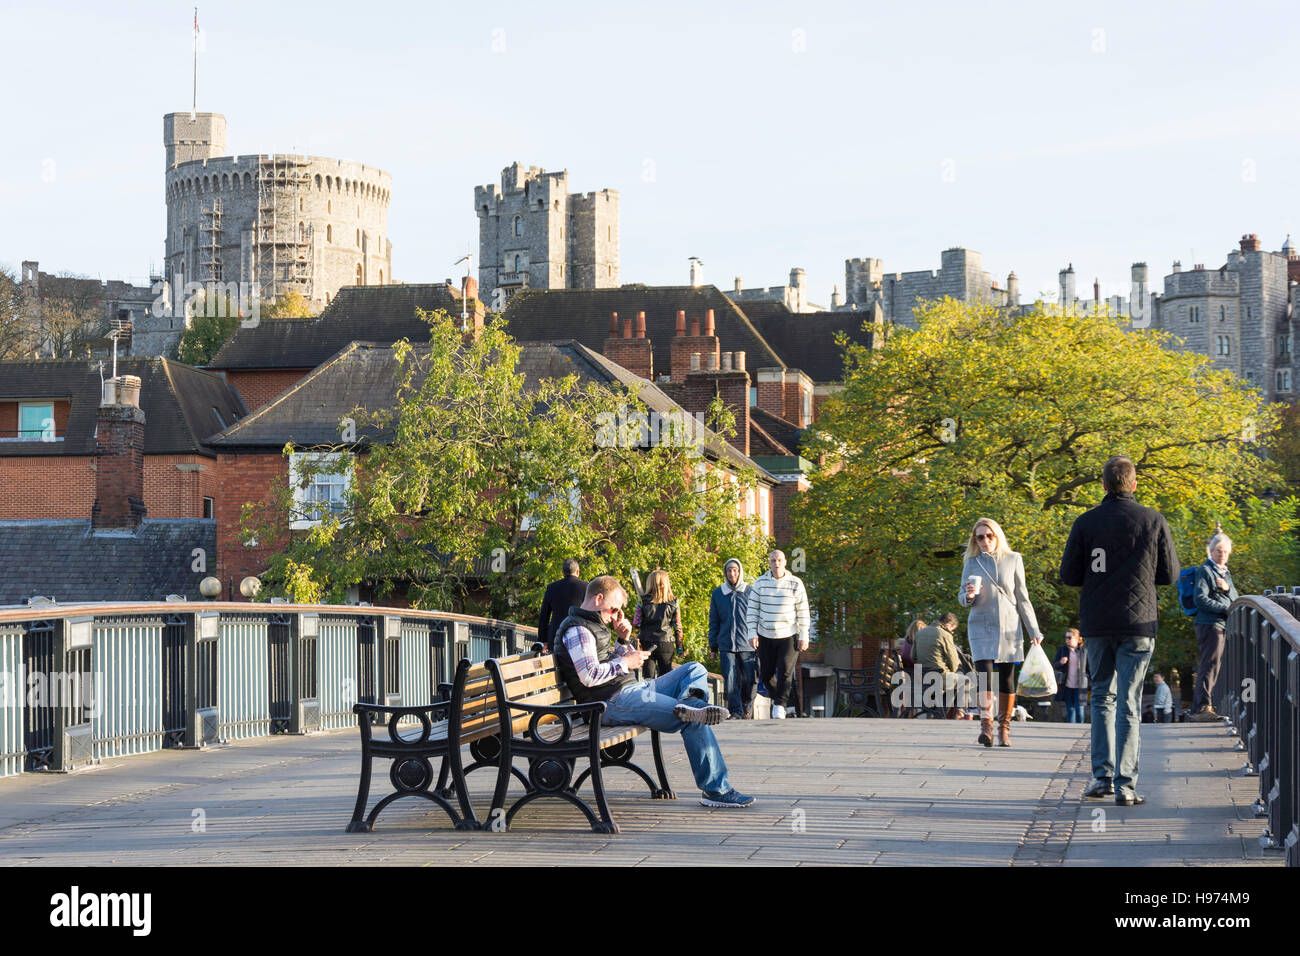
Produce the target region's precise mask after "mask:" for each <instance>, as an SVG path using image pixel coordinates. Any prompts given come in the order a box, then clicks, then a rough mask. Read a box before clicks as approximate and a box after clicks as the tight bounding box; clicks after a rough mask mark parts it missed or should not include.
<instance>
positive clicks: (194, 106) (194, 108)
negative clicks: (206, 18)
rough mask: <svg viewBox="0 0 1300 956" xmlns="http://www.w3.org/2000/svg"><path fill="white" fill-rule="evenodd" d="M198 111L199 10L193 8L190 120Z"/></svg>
mask: <svg viewBox="0 0 1300 956" xmlns="http://www.w3.org/2000/svg"><path fill="white" fill-rule="evenodd" d="M198 109H199V8H198V7H195V8H194V99H193V101H192V102H191V103H190V119H194V117H195V116H196V115H197V113H198Z"/></svg>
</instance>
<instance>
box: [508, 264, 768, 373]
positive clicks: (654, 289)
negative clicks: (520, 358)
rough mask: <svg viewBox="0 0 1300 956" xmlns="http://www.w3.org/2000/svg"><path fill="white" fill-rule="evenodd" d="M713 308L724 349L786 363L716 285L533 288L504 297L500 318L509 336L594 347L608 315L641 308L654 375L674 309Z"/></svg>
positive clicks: (692, 313) (604, 334) (666, 361)
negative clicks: (506, 298)
mask: <svg viewBox="0 0 1300 956" xmlns="http://www.w3.org/2000/svg"><path fill="white" fill-rule="evenodd" d="M708 309H712V310H713V320H714V325H715V329H716V332H717V335H718V338H719V339H720V340H721V341H722V346H723V349H724V350H725V351H728V352H736V351H744V352H745V353H746V355H745V360H746V364H747V366H748V367H749V368H751V369H758V368H772V367H784V366H785V365H786V363H785V362H784V361H783V360H782V358H781V356H780V355H779V354H777V352H775V351H774V350H773V349H772V347H771V345H770V344H769V343H768V342H767V340H766V339H765V338H764V337H763V336H762V335H761V334H760V333H759V331H758V329H757V328H755V326H754V324H753V323H752V322H751V321H750V320H749V317H748V315H747V314H746V312H745V311H743V310H742V309H741V307H740V306H738V305H736V303H734V302H732V301H731V299H729V298H727V297H726V296H725V295H723V294H722V292H720V291H719V290H718V288H717V287H716V286H711V285H706V286H700V287H698V288H695V287H692V286H644V285H626V286H622V287H620V288H617V289H544V290H543V289H535V290H530V291H524V292H521V293H519V294H518V295H516V296H515V297H514V298H513V299H511V300H510V304H509V305H508V306H506V311H505V319H506V323H507V328H508V330H509V332H510V334H511V335H512V336H514V337H515V338H516V339H520V340H536V341H555V340H560V339H577V340H578V341H579V342H581V343H582V344H583V345H585V346H586V347H587V348H589V349H592V350H593V351H596V352H599V351H601V350H602V349H603V348H604V347H605V340H606V339H607V338H608V337H609V314H610V313H611V312H617V313H618V315H619V318H620V319H625V318H633V319H635V318H636V314H637V313H638V312H644V313H645V321H646V338H648V339H650V341H651V344H652V348H653V350H654V369H655V376H656V377H658V376H659V375H666V374H668V370H669V368H671V365H672V340H673V337H674V335H676V332H677V312H678V310H683V311H685V312H686V320H687V323H688V324H687V331H688V332H689V330H690V325H689V323H690V320H691V319H693V318H698V319H699V320H700V325H701V328H702V327H703V324H704V313H705V312H706V311H707V310H708Z"/></svg>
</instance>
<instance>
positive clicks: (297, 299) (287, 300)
mask: <svg viewBox="0 0 1300 956" xmlns="http://www.w3.org/2000/svg"><path fill="white" fill-rule="evenodd" d="M315 315H316V313H315V312H313V311H312V308H311V306H310V305H309V304H308V302H307V300H306V299H304V298H303V297H302V293H301V292H299V291H298V290H297V289H290V290H289V291H288V292H286V293H285V294H284V295H282V296H280V297H279V298H277V299H272V300H271V301H270V302H269V303H268V304H266V305H264V306H262V318H264V319H310V318H313V317H314V316H315Z"/></svg>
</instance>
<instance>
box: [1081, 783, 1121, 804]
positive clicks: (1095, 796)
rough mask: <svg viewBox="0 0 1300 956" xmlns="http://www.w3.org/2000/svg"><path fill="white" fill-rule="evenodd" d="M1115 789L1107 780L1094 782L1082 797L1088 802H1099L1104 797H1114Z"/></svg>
mask: <svg viewBox="0 0 1300 956" xmlns="http://www.w3.org/2000/svg"><path fill="white" fill-rule="evenodd" d="M1114 794H1115V787H1114V786H1113V785H1112V784H1111V783H1110V781H1108V780H1096V781H1094V782H1093V784H1092V786H1091V787H1089V788H1088V789H1087V790H1085V791H1084V792H1083V795H1084V796H1085V797H1087V798H1088V799H1089V800H1101V799H1104V798H1105V797H1110V796H1114Z"/></svg>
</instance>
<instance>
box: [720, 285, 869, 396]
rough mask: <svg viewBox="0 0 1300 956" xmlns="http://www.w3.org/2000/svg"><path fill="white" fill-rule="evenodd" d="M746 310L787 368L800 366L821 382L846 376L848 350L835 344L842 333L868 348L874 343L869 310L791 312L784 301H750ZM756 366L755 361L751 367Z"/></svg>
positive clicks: (815, 380)
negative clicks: (845, 359) (845, 351)
mask: <svg viewBox="0 0 1300 956" xmlns="http://www.w3.org/2000/svg"><path fill="white" fill-rule="evenodd" d="M756 307H761V308H756ZM745 310H746V312H748V313H749V314H750V318H751V319H753V322H754V326H755V327H756V328H757V329H758V331H759V332H760V333H761V334H762V336H763V338H764V339H766V340H767V342H768V343H769V344H770V345H771V346H772V348H773V349H774V350H775V351H776V352H777V354H779V355H780V356H781V358H782V359H783V360H784V361H785V364H786V367H787V368H797V369H799V371H801V372H803V373H804V374H805V375H807V376H808V377H809V378H811V379H812V380H813V381H814V382H817V383H819V384H825V383H829V382H838V381H839V380H840V379H842V378H843V377H844V350H843V349H842V348H840V347H839V346H838V345H836V344H835V336H836V335H837V334H838V333H839V332H844V333H845V334H846V335H848V337H849V341H850V342H857V343H859V344H861V345H865V346H867V347H868V348H870V347H871V344H872V338H873V334H872V327H871V318H872V313H871V312H870V311H868V310H860V311H859V310H852V309H850V310H848V311H840V312H791V311H790V310H789V309H787V308H786V307H785V304H784V303H781V302H762V303H759V302H749V303H746V304H745ZM864 322H865V323H867V329H866V330H865V331H864V329H863V323H864ZM754 367H755V366H754V364H753V363H752V362H751V363H750V368H754Z"/></svg>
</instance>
